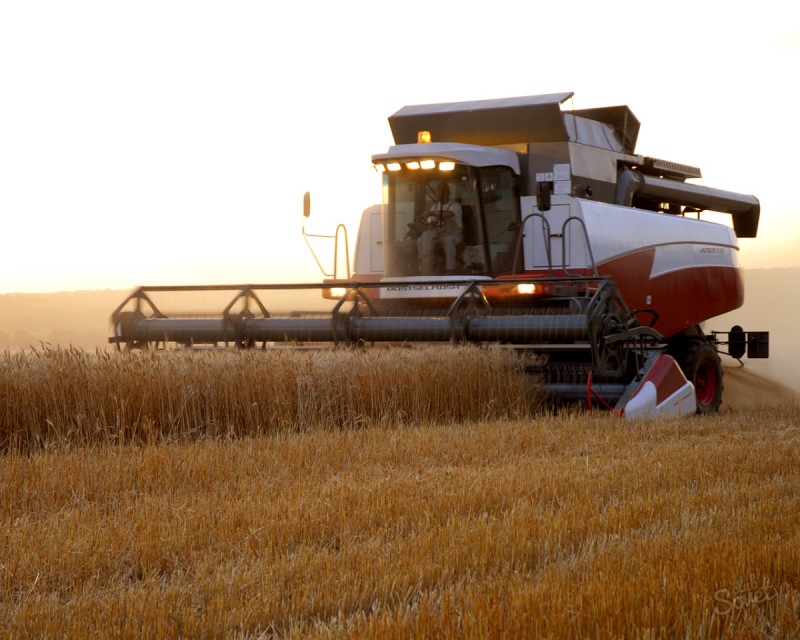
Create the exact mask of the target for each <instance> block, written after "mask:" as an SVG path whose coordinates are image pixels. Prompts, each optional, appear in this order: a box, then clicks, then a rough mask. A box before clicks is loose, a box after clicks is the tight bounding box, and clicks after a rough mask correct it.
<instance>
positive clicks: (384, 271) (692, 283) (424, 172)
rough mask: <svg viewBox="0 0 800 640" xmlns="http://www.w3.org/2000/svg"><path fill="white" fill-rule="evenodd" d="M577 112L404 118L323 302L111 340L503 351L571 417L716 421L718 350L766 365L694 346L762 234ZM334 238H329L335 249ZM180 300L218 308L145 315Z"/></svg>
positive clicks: (239, 289) (715, 336)
mask: <svg viewBox="0 0 800 640" xmlns="http://www.w3.org/2000/svg"><path fill="white" fill-rule="evenodd" d="M571 96H572V94H571V93H562V94H552V95H541V96H531V97H522V98H509V99H500V100H482V101H474V102H458V103H450V104H433V105H419V106H409V107H404V108H402V109H400V110H399V111H398V112H397V113H395V114H394V115H392V116H391V117H390V118H389V124H390V126H391V129H392V133H393V135H394V139H395V141H396V145H395V146H392V147H391V148H389V150H388V151H387V152H386V153H380V154H377V155H375V156H373V158H372V161H373V164H374V166H375V169H376V170H377V171H378V172H379V173H380V175H381V177H382V180H383V194H384V201H383V203H382V205H381V206H380V207H372V208H370V209H367V210H366V211H365V212H364V214H363V216H362V220H361V225H360V229H359V233H358V239H357V242H356V255H355V260H354V268H353V272H352V274H351V273H350V267H349V256H348V257H347V258H346V262H347V263H348V268H347V271H348V273H347V275H346V276H344V277H337V274H336V271H335V268H334V272H333V273H330V274H326V275H327V276H329V277H328V278H327V279H326V280H324V281H323V283H322V284H319V283H316V284H305V285H275V284H273V285H231V286H216V287H215V286H201V287H141V288H139V289H137V290H136V291H134V292H133V293H132V294H131V295H130V296H129V297H128V298H127V299H126V300H125V301H124V302H123V303H122V304H121V305H120V306H119V307H118V308H117V309H116V310H115V311H114V313H113V316H112V323H113V327H114V336H113V337H112V338H110V341H111V342H113V343H115V344H116V345H117V346H118V347H123V346H125V347H128V348H132V347H144V346H148V345H150V346H159V345H166V344H168V343H175V344H177V345H183V346H192V347H196V346H200V345H220V344H224V345H236V346H240V347H252V346H257V345H259V343H260V344H261V346H263V347H275V346H280V345H287V346H292V347H301V346H302V347H318V346H320V344H328V345H366V344H374V343H384V344H385V343H403V344H410V343H424V342H450V343H454V344H461V343H477V344H503V345H509V346H511V347H513V348H515V349H517V350H519V351H520V352H521V353H522V354H524V362H525V363H527V364H526V369H527V370H528V371H531V372H533V373H535V374H537V375H538V376H539V378H540V379H541V381H542V383H543V384H544V385H545V386H546V387H547V388H549V390H550V391H552V392H553V393H554V394H556V395H557V396H558V397H560V398H563V399H565V400H568V401H571V400H585V401H586V402H588V404H589V405H590V406H591V405H592V404H593V403H596V404H598V405H602V406H604V407H608V408H613V409H615V410H617V411H619V412H621V413H624V414H625V415H626V416H628V417H637V416H642V415H688V414H693V413H695V412H700V413H712V412H715V411H717V409H718V408H719V406H720V403H721V400H722V368H721V364H720V358H719V355H718V353H719V352H721V351H720V347H727V353H728V354H729V355H731V356H732V357H734V358H741V357H742V356H744V355H745V353H747V355H748V356H749V357H756V358H761V357H767V356H768V346H769V336H768V333H767V332H760V331H759V332H752V331H751V332H745V331H743V330H742V328H741V327H734V328H733V329H732V330H731V331H730V332H724V333H718V332H712V334H711V335H706V334H705V333H704V331H703V329H702V328H701V325H702V324H703V323H704V322H705V321H706V320H709V319H711V318H714V317H715V316H718V315H721V314H724V313H726V312H729V311H732V310H734V309H737V308H738V307H740V306H741V305H742V303H743V301H744V290H743V281H742V274H741V270H740V268H739V266H738V250H739V249H738V242H737V236H738V237H744V238H752V237H755V236H756V232H757V229H758V221H759V211H760V207H759V202H758V200H757V199H756V198H755V197H753V196H750V195H742V194H738V193H732V192H729V191H723V190H720V189H712V188H709V187H705V186H700V185H697V184H693V183H689V182H687V180H690V179H695V178H699V177H700V170H699V169H697V168H695V167H691V166H687V165H683V164H679V163H676V162H671V161H666V160H661V159H658V158H652V157H647V156H642V155H638V154H636V153H635V145H636V139H637V137H638V133H639V121H638V120H637V119H636V117H635V116H634V115H633V113H632V112H631V111H630V109H628V107H626V106H614V107H604V108H595V109H583V110H572V111H568V110H564V109H562V104H563V103H564V102H565V101H566V100H568V99H569V98H570V97H571ZM309 211H310V206H309V199H308V198H306V200H305V211H304V215H306V216H308V215H309ZM704 211H710V212H717V213H724V214H728V215H729V216H730V219H731V220H732V228H731V226H729V225H726V224H720V223H717V222H711V221H707V220H702V219H701V212H704ZM342 230H343V227H342V225H340V226H339V228H337V233H336V234H335V235H334V236H325V237H329V238H332V239H333V242H334V245H335V246H336V247H337V248H338V247H339V245H340V244H344V248H345V249H346V248H347V236H346V230H344V233H341V231H342ZM303 233H304V235H305V236H306V238H307V239H308V237H309V236H308V235H307V234H305V230H304V231H303ZM309 246H310V245H309ZM315 258H316V256H315ZM318 262H319V261H318ZM334 262H335V263H338V256H337V257H335V258H334ZM303 293H306V294H309V293H310V294H311V296H310V299H311V300H313V301H314V302H313V304H311V303H308V302H307V301H306V302H300V300H301V297H300V296H301V295H302V294H303ZM189 294H192V295H197V294H204V295H208V296H210V295H212V294H213V295H216V296H224V298H223V299H222V301H221V302H220V303H219V306H218V307H217V310H215V311H213V312H212V313H200V314H195V315H188V314H186V313H181V312H185V311H186V309H179V310H178V312H177V313H176V312H169V313H167V312H166V309H165V308H164V306H162V304H161V303H157V302H156V299H157V298H158V296H166V295H170V296H173V297H174V296H176V295H189ZM289 295H291V296H294V297H293V298H292V301H291V302H289V303H288V305H289V306H287V302H286V298H287V296H289ZM267 299H270V302H269V303H267ZM272 299H278V302H277V303H274V302H272ZM307 299H308V296H307ZM303 305H305V306H303ZM324 305H327V306H324ZM298 306H300V308H303V309H305V311H298V310H297V308H298ZM312 306H313V307H316V308H315V309H314V310H309V309H310V308H311V307H312Z"/></svg>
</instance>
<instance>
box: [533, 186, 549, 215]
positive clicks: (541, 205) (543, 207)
mask: <svg viewBox="0 0 800 640" xmlns="http://www.w3.org/2000/svg"><path fill="white" fill-rule="evenodd" d="M552 192H553V183H552V182H537V183H536V207H537V208H538V209H539V211H550V194H551V193H552Z"/></svg>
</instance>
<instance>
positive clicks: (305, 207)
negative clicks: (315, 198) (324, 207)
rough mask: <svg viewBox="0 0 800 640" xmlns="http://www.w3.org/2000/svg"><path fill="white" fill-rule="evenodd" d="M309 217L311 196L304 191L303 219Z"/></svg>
mask: <svg viewBox="0 0 800 640" xmlns="http://www.w3.org/2000/svg"><path fill="white" fill-rule="evenodd" d="M310 215H311V194H310V193H309V192H308V191H306V192H305V193H304V194H303V217H304V218H308V217H309V216H310Z"/></svg>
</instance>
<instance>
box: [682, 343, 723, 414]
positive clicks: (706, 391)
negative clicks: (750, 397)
mask: <svg viewBox="0 0 800 640" xmlns="http://www.w3.org/2000/svg"><path fill="white" fill-rule="evenodd" d="M680 363H681V368H682V369H683V372H684V374H685V375H686V378H687V380H689V382H691V383H692V384H693V385H694V390H695V396H696V397H697V413H704V414H708V413H716V412H717V411H719V407H720V405H721V404H722V363H721V362H720V359H719V355H718V354H717V350H716V349H715V348H714V346H713V345H712V344H710V343H709V342H706V341H704V340H692V341H691V342H690V343H689V344H688V345H686V350H685V352H684V354H683V357H682V358H680Z"/></svg>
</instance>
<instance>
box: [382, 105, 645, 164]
mask: <svg viewBox="0 0 800 640" xmlns="http://www.w3.org/2000/svg"><path fill="white" fill-rule="evenodd" d="M572 95H573V94H572V92H565V93H551V94H545V95H539V96H522V97H515V98H500V99H496V100H472V101H467V102H447V103H441V104H423V105H411V106H406V107H403V108H402V109H400V110H399V111H397V112H396V113H394V114H393V115H391V116H389V126H390V127H391V129H392V135H393V136H394V139H395V142H396V143H397V144H413V143H415V142H417V134H418V132H419V131H430V132H431V137H432V139H433V140H435V141H437V142H462V143H468V144H476V145H485V146H497V145H508V144H519V143H536V142H566V141H572V142H584V143H588V144H590V145H591V146H600V147H603V148H607V149H610V150H612V151H617V152H620V153H628V154H632V153H633V151H634V148H635V146H636V139H637V137H638V135H639V120H638V119H637V118H636V116H634V115H633V113H632V112H631V110H630V109H629V108H628V107H627V106H615V107H600V108H595V109H582V110H575V111H562V109H561V105H562V104H563V103H564V102H565V101H567V100H568V99H569V98H571V97H572ZM598 123H599V124H598ZM598 127H600V128H602V129H603V131H599V129H598ZM608 130H610V131H611V132H612V134H613V135H612V136H610V137H609V136H607V135H604V133H605V132H606V131H608Z"/></svg>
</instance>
